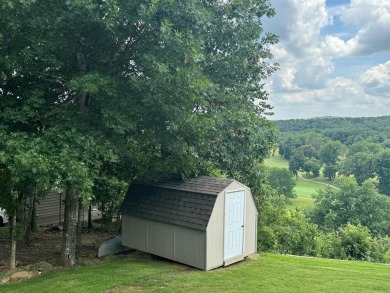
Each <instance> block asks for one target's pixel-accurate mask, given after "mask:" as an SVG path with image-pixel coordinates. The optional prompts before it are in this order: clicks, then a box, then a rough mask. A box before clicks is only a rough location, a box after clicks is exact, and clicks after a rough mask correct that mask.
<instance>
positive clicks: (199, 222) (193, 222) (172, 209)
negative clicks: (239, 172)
mask: <svg viewBox="0 0 390 293" xmlns="http://www.w3.org/2000/svg"><path fill="white" fill-rule="evenodd" d="M121 213H122V244H123V245H125V246H128V247H131V248H135V249H137V250H140V251H144V252H148V253H151V254H154V255H158V256H161V257H164V258H167V259H171V260H174V261H177V262H180V263H184V264H187V265H190V266H193V267H196V268H199V269H203V270H210V269H213V268H217V267H220V266H224V265H229V264H231V263H234V262H237V261H239V260H242V259H243V258H244V257H246V256H248V255H250V254H253V253H255V252H256V251H257V215H258V214H257V210H256V206H255V203H254V200H253V197H252V193H251V191H250V189H249V188H248V187H246V186H245V185H243V184H241V183H239V182H237V181H236V180H233V179H225V178H215V177H206V176H202V177H197V178H193V179H188V180H184V181H174V182H167V183H160V184H142V183H136V184H131V185H130V187H129V189H128V192H127V194H126V197H125V199H124V201H123V203H122V206H121Z"/></svg>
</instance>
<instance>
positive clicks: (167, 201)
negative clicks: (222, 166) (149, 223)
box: [121, 176, 234, 230]
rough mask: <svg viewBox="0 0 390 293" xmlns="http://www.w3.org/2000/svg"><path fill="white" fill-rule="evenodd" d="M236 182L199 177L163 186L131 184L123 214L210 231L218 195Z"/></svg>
mask: <svg viewBox="0 0 390 293" xmlns="http://www.w3.org/2000/svg"><path fill="white" fill-rule="evenodd" d="M233 181H234V180H232V179H223V178H214V177H205V176H203V177H197V178H193V179H189V180H185V181H173V182H166V183H161V184H153V185H146V184H139V183H137V184H131V185H130V187H129V190H128V191H127V194H126V197H125V199H124V201H123V203H122V206H121V212H122V213H124V214H128V215H132V216H135V217H139V218H145V219H149V220H154V221H159V222H164V223H169V224H175V225H179V226H184V227H188V228H194V229H199V230H206V228H207V224H208V222H209V219H210V216H211V212H212V211H213V208H214V204H215V200H216V198H217V195H218V194H219V193H220V192H221V191H223V190H224V189H225V188H226V187H228V186H229V185H230V184H231V183H232V182H233Z"/></svg>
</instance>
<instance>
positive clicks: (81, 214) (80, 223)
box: [76, 198, 84, 258]
mask: <svg viewBox="0 0 390 293" xmlns="http://www.w3.org/2000/svg"><path fill="white" fill-rule="evenodd" d="M83 220H84V209H83V202H82V200H81V198H79V211H78V219H77V239H76V240H77V242H76V258H79V257H80V252H81V232H82V230H83Z"/></svg>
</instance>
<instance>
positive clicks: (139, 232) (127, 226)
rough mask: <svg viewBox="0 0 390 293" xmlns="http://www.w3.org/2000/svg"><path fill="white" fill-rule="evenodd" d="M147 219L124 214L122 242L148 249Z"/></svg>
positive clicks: (144, 249)
mask: <svg viewBox="0 0 390 293" xmlns="http://www.w3.org/2000/svg"><path fill="white" fill-rule="evenodd" d="M146 222H147V220H144V219H140V218H136V217H132V216H129V215H126V214H123V215H122V229H123V230H122V244H123V245H125V246H128V247H131V248H135V249H138V250H141V251H146Z"/></svg>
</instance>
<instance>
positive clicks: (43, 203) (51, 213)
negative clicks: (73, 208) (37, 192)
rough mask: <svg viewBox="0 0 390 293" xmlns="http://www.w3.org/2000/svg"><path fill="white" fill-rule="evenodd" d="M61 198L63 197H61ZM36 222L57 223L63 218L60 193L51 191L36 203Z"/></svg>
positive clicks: (41, 223)
mask: <svg viewBox="0 0 390 293" xmlns="http://www.w3.org/2000/svg"><path fill="white" fill-rule="evenodd" d="M62 200H63V198H62ZM36 214H37V224H38V225H47V224H59V223H60V222H62V221H63V220H64V205H63V204H62V202H61V195H60V193H58V192H54V191H51V192H49V193H48V194H47V195H46V196H45V197H44V198H43V199H41V200H40V201H39V202H37V204H36Z"/></svg>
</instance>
